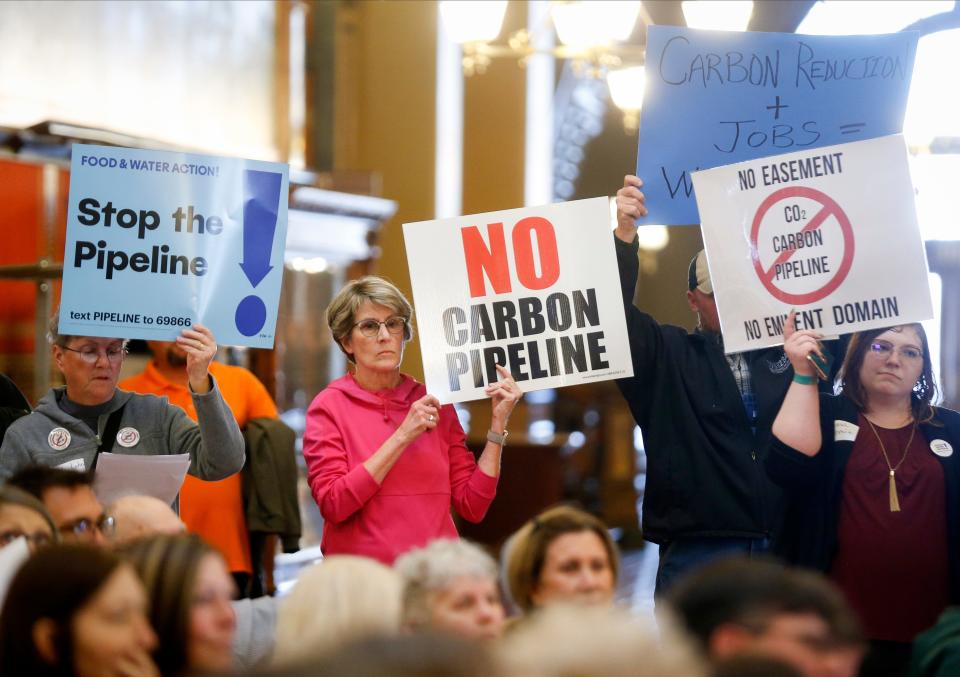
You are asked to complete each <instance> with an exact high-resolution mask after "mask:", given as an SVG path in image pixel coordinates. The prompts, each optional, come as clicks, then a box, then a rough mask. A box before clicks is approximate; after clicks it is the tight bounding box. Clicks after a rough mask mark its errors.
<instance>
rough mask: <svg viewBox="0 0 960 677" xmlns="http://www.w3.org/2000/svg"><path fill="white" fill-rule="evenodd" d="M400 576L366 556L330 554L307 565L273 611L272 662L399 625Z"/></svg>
mask: <svg viewBox="0 0 960 677" xmlns="http://www.w3.org/2000/svg"><path fill="white" fill-rule="evenodd" d="M400 595H401V582H400V576H399V575H397V573H396V572H394V570H393V569H391V568H390V567H387V566H384V565H383V564H380V562H377V561H375V560H372V559H368V558H366V557H356V556H353V555H333V556H331V557H328V558H326V559H325V560H323V561H322V562H320V563H319V564H315V565H313V566H312V567H310V568H308V569H305V570H304V571H303V572H301V574H300V576H299V577H298V578H297V583H296V585H295V586H294V587H293V590H291V591H290V594H289V595H287V596H286V597H285V598H283V600H282V601H281V602H280V607H279V609H278V611H277V634H276V645H275V648H274V652H273V663H274V664H275V665H290V664H291V663H297V662H300V661H303V660H306V659H309V658H314V657H317V656H319V655H321V654H324V653H327V652H329V651H330V650H332V649H335V648H338V647H340V646H341V645H342V644H344V643H346V642H349V641H352V640H357V639H361V638H364V637H370V636H376V635H392V634H395V633H396V632H398V631H399V629H400Z"/></svg>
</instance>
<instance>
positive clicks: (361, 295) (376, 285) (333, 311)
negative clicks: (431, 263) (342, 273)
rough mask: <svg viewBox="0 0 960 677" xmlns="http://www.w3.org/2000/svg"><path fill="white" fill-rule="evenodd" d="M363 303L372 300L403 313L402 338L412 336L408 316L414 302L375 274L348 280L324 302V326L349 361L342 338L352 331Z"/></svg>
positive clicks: (400, 315)
mask: <svg viewBox="0 0 960 677" xmlns="http://www.w3.org/2000/svg"><path fill="white" fill-rule="evenodd" d="M364 303H374V304H376V305H378V306H384V307H386V308H389V309H390V310H392V311H393V313H394V314H395V315H397V316H398V317H402V318H403V321H404V322H405V323H406V326H405V327H404V330H403V340H404V341H409V340H410V339H411V338H413V328H412V326H411V324H410V320H411V318H412V317H413V306H411V305H410V302H409V301H408V300H407V297H405V296H404V295H403V293H402V292H401V291H400V290H399V289H397V288H396V287H395V286H394V285H393V284H391V283H390V282H388V281H387V280H384V279H383V278H382V277H377V276H376V275H367V276H366V277H361V278H360V279H359V280H353V281H352V282H348V283H347V284H346V286H344V288H343V289H341V290H340V292H339V293H338V294H337V295H336V296H335V297H334V298H333V300H332V301H331V302H330V305H328V306H327V326H329V327H330V333H331V334H333V340H334V341H335V342H336V344H337V346H338V347H339V348H340V350H341V351H343V354H344V355H346V356H347V359H348V360H350V361H351V362H353V361H354V359H353V355H352V354H350V353H348V352H347V351H346V350H345V349H344V347H343V340H344V339H345V338H347V337H348V336H349V335H350V332H351V331H353V325H354V322H355V318H356V315H357V309H358V308H360V306H362V305H363V304H364Z"/></svg>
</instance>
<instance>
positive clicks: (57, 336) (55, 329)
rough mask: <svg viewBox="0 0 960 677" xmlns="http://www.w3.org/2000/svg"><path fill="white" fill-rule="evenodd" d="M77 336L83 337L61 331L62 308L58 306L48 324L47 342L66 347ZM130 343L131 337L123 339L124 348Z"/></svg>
mask: <svg viewBox="0 0 960 677" xmlns="http://www.w3.org/2000/svg"><path fill="white" fill-rule="evenodd" d="M75 338H82V337H79V336H75V335H73V334H61V333H60V309H59V308H57V310H56V312H55V313H54V314H53V316H52V317H51V318H50V322H49V323H48V324H47V343H49V344H50V345H51V346H60V347H61V348H66V346H67V343H69V342H70V339H75ZM117 338H119V337H117ZM128 343H130V341H129V339H123V349H124V350H126V349H127V344H128Z"/></svg>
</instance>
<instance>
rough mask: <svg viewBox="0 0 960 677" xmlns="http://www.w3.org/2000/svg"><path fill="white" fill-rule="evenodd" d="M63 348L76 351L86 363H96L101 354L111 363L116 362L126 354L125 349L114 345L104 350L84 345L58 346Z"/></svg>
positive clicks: (72, 351)
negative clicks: (77, 347) (73, 346)
mask: <svg viewBox="0 0 960 677" xmlns="http://www.w3.org/2000/svg"><path fill="white" fill-rule="evenodd" d="M60 347H61V348H63V349H64V350H69V351H70V352H71V353H77V354H78V355H79V356H80V359H81V360H83V361H84V362H86V363H87V364H96V363H97V360H99V359H100V356H101V355H106V356H107V361H108V362H110V363H111V364H116V363H117V362H119V361H120V360H122V359H123V356H124V355H126V354H127V349H126V348H123V347H120V348H117V347H116V346H111V347H110V348H107V349H106V350H99V349H98V348H95V347H93V346H84V347H83V348H80V349H79V350H77V349H76V348H69V347H67V346H60Z"/></svg>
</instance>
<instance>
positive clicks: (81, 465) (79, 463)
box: [57, 458, 87, 472]
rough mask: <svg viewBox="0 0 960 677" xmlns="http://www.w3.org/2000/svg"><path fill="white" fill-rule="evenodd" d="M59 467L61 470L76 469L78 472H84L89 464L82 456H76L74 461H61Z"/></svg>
mask: <svg viewBox="0 0 960 677" xmlns="http://www.w3.org/2000/svg"><path fill="white" fill-rule="evenodd" d="M57 467H58V468H60V469H61V470H76V471H78V472H84V471H85V470H86V469H87V464H86V462H85V461H84V460H83V459H82V458H75V459H73V460H72V461H67V462H66V463H61V464H60V465H58V466H57Z"/></svg>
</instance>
